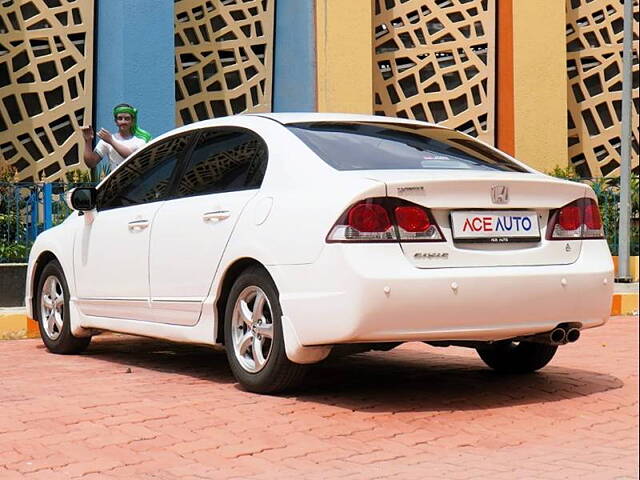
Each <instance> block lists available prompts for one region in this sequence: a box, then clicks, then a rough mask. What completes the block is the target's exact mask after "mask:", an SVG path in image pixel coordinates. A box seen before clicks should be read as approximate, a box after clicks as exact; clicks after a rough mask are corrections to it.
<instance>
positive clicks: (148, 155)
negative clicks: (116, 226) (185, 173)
mask: <svg viewBox="0 0 640 480" xmlns="http://www.w3.org/2000/svg"><path fill="white" fill-rule="evenodd" d="M193 135H194V134H193V133H191V132H189V133H186V134H181V135H176V136H174V137H171V138H167V139H165V140H162V141H160V142H158V143H156V144H154V145H152V146H149V147H148V148H144V149H143V150H141V151H140V152H138V153H136V154H135V156H134V157H133V158H131V159H130V160H127V162H126V163H125V164H124V165H122V166H121V167H120V168H118V169H117V170H116V171H115V172H114V173H113V175H111V176H110V177H109V178H108V179H107V181H106V182H105V184H104V185H102V186H101V187H100V189H98V197H97V201H96V204H97V208H98V210H108V209H111V208H119V207H127V206H130V205H139V204H142V203H150V202H155V201H158V200H161V199H162V198H164V196H165V194H166V193H167V189H168V187H169V182H170V181H171V177H172V175H173V172H174V170H175V168H176V164H177V163H178V161H179V159H180V158H182V157H183V156H184V154H185V153H186V149H187V148H188V146H189V143H190V141H191V139H192V138H193Z"/></svg>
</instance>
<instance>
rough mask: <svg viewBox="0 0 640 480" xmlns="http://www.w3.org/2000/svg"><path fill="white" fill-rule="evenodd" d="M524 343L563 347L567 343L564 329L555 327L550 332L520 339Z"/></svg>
mask: <svg viewBox="0 0 640 480" xmlns="http://www.w3.org/2000/svg"><path fill="white" fill-rule="evenodd" d="M520 340H524V341H526V342H535V343H544V344H546V345H564V344H565V343H567V333H566V332H565V330H564V328H560V327H556V328H554V329H553V330H551V331H550V332H545V333H538V334H537V335H530V336H528V337H520Z"/></svg>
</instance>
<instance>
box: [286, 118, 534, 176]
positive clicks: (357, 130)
mask: <svg viewBox="0 0 640 480" xmlns="http://www.w3.org/2000/svg"><path fill="white" fill-rule="evenodd" d="M287 128H288V129H289V130H291V132H293V133H294V134H295V135H296V136H297V137H298V138H300V139H301V140H302V141H303V142H304V143H305V144H307V146H308V147H309V148H311V150H313V151H314V152H315V153H316V154H317V155H318V156H319V157H320V158H322V159H323V160H324V161H325V162H327V163H328V164H329V165H331V166H332V167H333V168H335V169H337V170H416V169H417V170H429V169H455V170H501V171H509V172H528V170H525V169H524V168H522V167H521V166H519V165H517V164H515V163H514V162H513V161H511V160H510V159H509V158H508V157H507V156H506V155H502V154H500V153H497V152H495V151H493V150H491V149H490V148H487V147H486V146H484V145H483V144H481V143H480V142H477V141H475V140H472V139H470V138H469V137H467V136H465V135H463V134H461V133H458V132H455V131H453V130H447V129H443V128H438V127H423V126H419V125H402V124H390V123H373V122H372V123H367V122H309V123H292V124H288V125H287Z"/></svg>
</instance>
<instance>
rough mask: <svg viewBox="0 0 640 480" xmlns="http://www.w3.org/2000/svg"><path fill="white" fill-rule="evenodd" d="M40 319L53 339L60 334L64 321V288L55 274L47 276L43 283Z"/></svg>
mask: <svg viewBox="0 0 640 480" xmlns="http://www.w3.org/2000/svg"><path fill="white" fill-rule="evenodd" d="M40 321H41V322H42V325H43V327H44V331H45V333H46V334H47V336H48V337H49V338H50V339H51V340H56V339H57V338H58V337H59V336H60V333H61V332H62V325H63V321H64V290H63V288H62V284H61V283H60V280H58V278H57V277H55V276H54V275H50V276H49V277H47V279H46V280H45V281H44V283H43V284H42V292H41V294H40Z"/></svg>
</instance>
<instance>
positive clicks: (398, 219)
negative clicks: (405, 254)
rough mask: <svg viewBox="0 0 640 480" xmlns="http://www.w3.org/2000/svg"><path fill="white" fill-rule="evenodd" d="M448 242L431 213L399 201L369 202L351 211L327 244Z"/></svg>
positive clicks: (338, 222) (378, 200) (344, 215)
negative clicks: (445, 240)
mask: <svg viewBox="0 0 640 480" xmlns="http://www.w3.org/2000/svg"><path fill="white" fill-rule="evenodd" d="M397 241H401V242H406V241H414V242H415V241H422V242H424V241H427V242H429V241H430V242H433V241H444V237H443V235H442V232H441V231H440V229H439V228H438V225H437V224H436V222H435V220H434V219H433V217H432V215H431V212H430V211H429V210H428V209H426V208H424V207H422V206H420V205H416V204H413V203H411V202H407V201H406V200H401V199H399V198H388V197H380V198H368V199H366V200H362V201H360V202H358V203H356V204H354V205H352V206H351V207H349V208H348V209H347V211H346V212H345V213H343V214H342V216H341V217H340V218H339V219H338V221H337V222H336V224H335V225H334V226H333V228H332V229H331V232H329V235H327V242H330V243H331V242H397Z"/></svg>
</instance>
